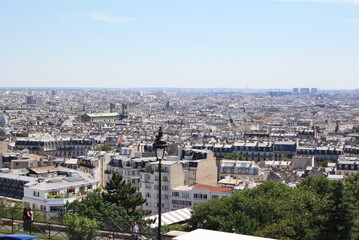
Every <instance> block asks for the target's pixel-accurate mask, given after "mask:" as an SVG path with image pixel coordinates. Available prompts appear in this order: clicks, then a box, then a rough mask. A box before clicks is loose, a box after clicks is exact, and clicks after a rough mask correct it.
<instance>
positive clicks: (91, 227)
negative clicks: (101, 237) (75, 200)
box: [64, 214, 100, 240]
mask: <svg viewBox="0 0 359 240" xmlns="http://www.w3.org/2000/svg"><path fill="white" fill-rule="evenodd" d="M64 222H65V224H66V225H67V228H66V234H67V237H68V239H69V240H78V239H84V240H95V239H96V237H97V235H98V230H97V227H98V226H99V225H100V224H99V222H97V221H96V220H91V219H89V218H87V217H83V216H77V215H70V214H67V215H65V218H64Z"/></svg>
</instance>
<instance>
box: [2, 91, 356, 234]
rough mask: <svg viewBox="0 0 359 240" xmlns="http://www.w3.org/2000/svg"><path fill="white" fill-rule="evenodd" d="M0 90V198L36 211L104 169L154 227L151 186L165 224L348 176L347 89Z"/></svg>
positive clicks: (350, 95) (56, 206)
mask: <svg viewBox="0 0 359 240" xmlns="http://www.w3.org/2000/svg"><path fill="white" fill-rule="evenodd" d="M0 96H1V98H0V103H1V106H2V110H1V111H2V113H1V116H0V123H1V153H0V154H1V155H0V157H1V161H0V165H1V166H0V170H1V173H0V183H1V190H0V195H1V196H2V198H3V201H4V202H7V203H12V204H13V203H21V204H24V206H28V207H31V208H32V209H36V210H39V211H44V212H47V213H48V214H54V213H57V212H59V211H61V210H62V209H63V208H64V207H65V205H66V204H67V203H71V202H74V201H81V200H82V199H83V198H84V197H86V192H88V191H89V192H93V191H94V190H95V189H98V188H101V187H104V186H106V183H108V181H110V179H111V178H112V175H113V173H118V174H120V175H121V176H122V178H123V180H124V181H125V182H126V183H128V184H130V185H132V186H133V187H134V188H135V190H136V193H137V194H140V195H141V196H142V197H143V199H145V201H144V203H143V204H141V205H140V206H138V208H140V209H141V210H142V211H147V213H148V215H147V216H144V219H147V220H148V219H152V220H154V221H157V222H156V223H157V224H158V213H159V208H158V200H159V197H158V196H159V194H158V190H159V186H161V190H162V194H161V196H162V198H161V200H162V203H161V210H160V211H161V213H162V215H163V218H162V219H161V220H162V223H161V224H163V225H164V226H166V225H173V224H178V223H181V224H183V222H186V221H188V220H189V219H190V218H191V214H192V212H191V211H192V210H191V209H193V208H194V207H195V206H197V205H200V204H201V203H205V202H207V201H209V200H212V199H216V200H219V199H222V198H228V197H231V196H233V195H235V194H236V192H241V191H244V190H248V189H256V188H257V187H258V186H261V185H263V183H265V182H268V181H274V182H277V183H281V184H283V185H287V186H289V187H291V188H295V187H296V186H297V185H299V184H301V182H303V181H304V180H305V179H307V178H314V179H318V178H326V179H328V180H333V181H345V179H346V177H349V176H351V177H353V176H356V177H357V176H358V172H359V168H358V165H359V160H358V156H359V142H358V139H359V125H358V121H359V118H358V117H359V109H358V101H359V91H357V90H353V91H331V90H327V91H326V90H321V89H316V88H312V89H308V88H299V89H298V88H293V90H292V91H278V92H276V91H272V90H268V91H252V92H249V91H248V90H236V91H226V90H218V89H207V90H205V91H204V90H202V91H197V90H196V89H193V90H181V89H175V90H166V89H150V90H146V89H129V90H125V89H124V90H111V89H107V90H104V89H99V90H66V89H65V90H62V89H55V90H54V89H46V90H44V89H40V90H39V89H2V90H1V95H0ZM160 127H161V129H163V130H162V131H163V139H164V141H165V142H166V144H167V147H166V154H165V157H164V158H163V159H162V162H161V164H162V167H161V170H162V171H161V174H162V177H161V178H159V176H158V174H159V167H158V163H159V161H158V156H156V154H155V148H156V147H155V145H154V143H155V142H156V135H157V132H158V130H159V128H160ZM160 179H161V180H160ZM159 181H162V182H161V183H159ZM356 181H357V180H356ZM356 197H358V196H356ZM166 213H170V214H171V215H169V216H167V215H166ZM156 219H157V220H156ZM156 223H152V226H156ZM4 226H5V225H4ZM161 226H162V225H161ZM164 234H166V233H164Z"/></svg>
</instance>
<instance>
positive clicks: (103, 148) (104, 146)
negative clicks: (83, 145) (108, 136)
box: [93, 144, 112, 152]
mask: <svg viewBox="0 0 359 240" xmlns="http://www.w3.org/2000/svg"><path fill="white" fill-rule="evenodd" d="M93 150H94V151H106V152H107V151H111V150H112V147H111V146H110V145H107V144H102V145H100V146H97V147H95V148H94V149H93Z"/></svg>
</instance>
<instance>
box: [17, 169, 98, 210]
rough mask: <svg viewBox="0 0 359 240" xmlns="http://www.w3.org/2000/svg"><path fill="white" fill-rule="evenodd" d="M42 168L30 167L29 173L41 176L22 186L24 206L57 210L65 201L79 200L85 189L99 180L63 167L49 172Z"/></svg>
mask: <svg viewBox="0 0 359 240" xmlns="http://www.w3.org/2000/svg"><path fill="white" fill-rule="evenodd" d="M43 170H44V169H41V168H40V169H31V171H30V175H33V176H34V175H37V176H41V177H39V178H36V180H37V181H31V182H29V183H27V184H25V185H24V186H23V192H24V195H23V198H22V201H23V202H24V204H25V206H28V207H31V208H33V209H40V210H44V211H59V210H61V209H62V208H63V206H64V205H65V204H66V202H72V201H75V200H81V199H82V198H84V197H86V192H87V191H92V190H93V189H96V188H97V187H98V186H99V181H98V180H96V179H94V178H92V177H91V176H90V175H89V174H86V173H81V172H78V171H76V170H69V169H65V168H58V169H56V170H55V169H53V170H52V171H51V174H48V173H46V172H47V171H43ZM44 176H45V177H44Z"/></svg>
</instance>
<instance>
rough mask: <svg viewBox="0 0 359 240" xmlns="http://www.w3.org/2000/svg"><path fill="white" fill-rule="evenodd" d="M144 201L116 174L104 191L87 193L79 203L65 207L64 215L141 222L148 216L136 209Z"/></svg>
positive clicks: (72, 203)
mask: <svg viewBox="0 0 359 240" xmlns="http://www.w3.org/2000/svg"><path fill="white" fill-rule="evenodd" d="M145 201H146V200H145V199H144V198H143V197H142V196H141V194H140V193H137V192H136V188H135V187H133V186H132V185H131V184H130V183H126V181H125V180H124V179H123V178H122V176H121V175H119V174H118V173H113V174H112V177H111V179H110V180H109V181H107V184H106V186H105V188H104V191H102V192H98V191H95V192H93V193H89V194H88V195H87V197H86V198H84V199H82V200H81V201H73V202H71V203H67V204H66V205H65V213H66V214H77V215H81V216H85V217H88V218H107V219H122V220H124V221H127V222H131V221H133V220H136V221H138V220H141V219H142V217H143V216H145V215H147V214H149V212H148V211H144V210H141V209H139V208H138V207H139V206H140V205H142V204H143V203H145Z"/></svg>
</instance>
